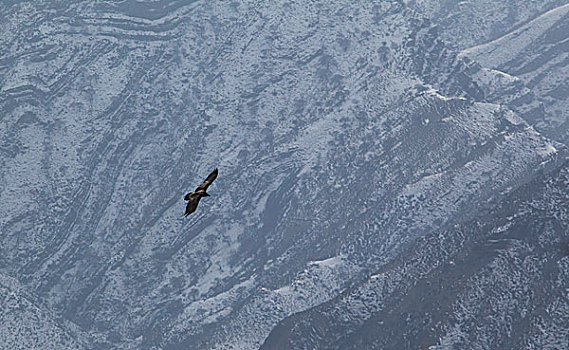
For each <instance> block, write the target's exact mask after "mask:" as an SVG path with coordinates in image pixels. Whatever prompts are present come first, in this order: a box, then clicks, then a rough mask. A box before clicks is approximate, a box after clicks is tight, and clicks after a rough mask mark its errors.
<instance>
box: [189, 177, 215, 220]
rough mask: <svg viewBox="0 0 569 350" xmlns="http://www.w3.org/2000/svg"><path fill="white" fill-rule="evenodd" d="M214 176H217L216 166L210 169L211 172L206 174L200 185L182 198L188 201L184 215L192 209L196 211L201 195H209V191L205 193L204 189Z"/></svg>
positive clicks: (191, 211)
mask: <svg viewBox="0 0 569 350" xmlns="http://www.w3.org/2000/svg"><path fill="white" fill-rule="evenodd" d="M216 177H217V168H215V170H214V171H212V172H211V174H209V175H208V176H207V178H206V179H205V181H204V182H203V183H202V184H201V185H199V186H198V188H196V190H195V191H194V192H190V193H188V194H187V195H185V196H184V200H186V201H189V202H188V204H187V205H186V213H185V214H184V216H188V215H190V214H191V213H193V212H194V211H196V208H197V207H198V203H199V202H200V199H202V197H209V193H207V192H206V190H207V188H208V187H209V185H211V183H212V182H213V180H215V178H216Z"/></svg>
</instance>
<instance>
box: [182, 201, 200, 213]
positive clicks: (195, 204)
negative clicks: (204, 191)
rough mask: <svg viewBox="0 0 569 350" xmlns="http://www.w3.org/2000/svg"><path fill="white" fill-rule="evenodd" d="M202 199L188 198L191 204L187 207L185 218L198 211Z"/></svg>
mask: <svg viewBox="0 0 569 350" xmlns="http://www.w3.org/2000/svg"><path fill="white" fill-rule="evenodd" d="M201 198H202V197H201V196H190V197H189V198H188V200H189V202H188V204H187V205H186V213H185V214H184V216H188V215H190V214H191V213H193V212H194V211H196V208H197V207H198V204H199V203H200V199H201Z"/></svg>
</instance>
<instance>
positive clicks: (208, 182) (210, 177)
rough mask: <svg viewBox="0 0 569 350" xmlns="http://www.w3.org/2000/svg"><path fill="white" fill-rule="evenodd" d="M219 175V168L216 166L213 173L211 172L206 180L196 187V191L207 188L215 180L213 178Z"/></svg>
mask: <svg viewBox="0 0 569 350" xmlns="http://www.w3.org/2000/svg"><path fill="white" fill-rule="evenodd" d="M216 177H217V168H215V170H214V171H212V172H211V174H209V175H208V176H207V178H206V179H205V181H204V182H203V183H202V184H201V185H199V186H198V188H196V191H195V192H198V191H200V190H204V191H205V190H207V188H208V187H209V185H211V183H212V182H213V180H215V178H216Z"/></svg>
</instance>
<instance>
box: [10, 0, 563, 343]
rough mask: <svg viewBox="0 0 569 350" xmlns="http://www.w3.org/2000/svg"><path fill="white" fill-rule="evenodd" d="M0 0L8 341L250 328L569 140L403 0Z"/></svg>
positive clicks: (475, 200) (245, 333)
mask: <svg viewBox="0 0 569 350" xmlns="http://www.w3.org/2000/svg"><path fill="white" fill-rule="evenodd" d="M0 14H1V15H0V16H1V18H0V34H1V35H0V110H1V111H2V114H3V116H2V118H1V119H0V162H1V164H2V166H1V167H0V273H1V274H2V275H3V276H4V275H5V276H9V277H6V278H8V279H10V280H12V281H15V282H14V283H17V285H18V289H17V290H18V291H19V292H17V293H18V295H22V296H23V298H24V299H25V300H28V301H27V302H26V307H25V308H23V309H22V310H23V311H22V314H18V313H17V312H12V311H10V312H9V315H10V316H9V318H10V320H13V321H10V322H12V323H16V324H20V322H21V321H19V320H20V319H21V318H22V317H25V314H24V313H25V312H29V313H33V314H34V315H36V316H34V317H36V318H38V319H39V321H38V322H35V323H33V324H31V326H30V327H31V329H30V330H29V332H30V334H41V335H42V337H41V338H38V339H39V340H38V341H37V342H35V343H26V342H24V341H23V340H22V339H21V338H18V336H17V334H15V332H16V331H14V329H15V328H14V327H13V326H10V323H8V324H7V325H2V326H0V340H1V339H9V340H7V341H10V343H9V344H10V346H12V345H14V348H17V347H18V346H19V348H22V349H24V348H26V349H28V348H34V347H36V348H44V345H45V344H43V343H42V342H43V341H45V338H48V337H44V336H43V335H46V334H55V336H53V337H49V341H51V342H52V343H53V344H54V345H53V347H54V348H57V347H58V346H60V347H67V348H77V347H79V348H80V347H85V348H89V349H109V348H113V349H117V348H118V349H121V348H123V349H131V348H136V349H230V348H234V349H256V348H259V347H261V346H262V344H263V343H264V342H265V340H266V342H265V344H270V342H271V341H274V339H277V340H278V339H284V338H283V335H282V334H281V335H279V334H278V333H275V332H277V330H279V329H284V328H283V327H284V326H283V324H288V323H287V322H292V321H289V319H288V317H289V316H291V315H294V314H296V313H299V312H304V311H306V312H315V311H310V310H319V308H325V307H327V305H333V304H334V303H339V302H340V301H341V300H342V298H344V296H345V295H346V293H348V292H349V291H352V290H358V288H360V286H361V285H362V283H364V284H365V283H369V281H371V280H373V279H370V274H376V273H377V271H381V270H382V269H386V266H391V265H394V266H398V265H397V264H398V263H399V262H400V261H407V259H411V258H410V256H412V254H415V253H410V252H412V251H413V250H412V249H413V248H409V247H410V246H411V247H414V246H415V245H417V244H421V243H414V242H422V240H425V239H426V238H422V237H431V236H428V235H429V234H430V235H433V232H440V231H438V230H441V229H442V228H444V227H449V225H454V224H461V223H463V222H464V221H465V220H469V219H471V220H473V219H474V218H475V217H478V216H479V215H481V213H483V212H484V210H488V208H492V207H493V206H495V205H497V204H498V203H502V202H503V200H504V199H503V198H504V197H505V196H510V195H511V194H509V193H514V192H512V191H515V189H516V188H518V187H519V186H521V185H523V184H524V183H526V182H528V181H531V180H532V179H534V178H536V177H539V176H542V175H540V174H542V173H547V172H549V171H553V170H555V169H556V168H558V167H559V166H561V165H562V164H564V161H565V159H566V154H567V151H566V147H565V146H564V145H563V144H560V143H557V142H556V141H551V140H550V139H548V138H546V137H544V136H543V135H542V134H540V133H539V132H538V131H536V130H534V128H532V127H531V126H530V125H529V124H528V123H527V122H526V121H525V120H524V119H522V118H521V117H520V113H522V114H523V111H522V110H521V109H516V108H517V107H516V106H517V105H515V104H514V103H513V102H512V101H513V100H514V99H515V98H514V97H517V96H520V95H519V94H521V93H524V94H527V93H526V92H525V91H526V90H524V89H529V88H530V87H529V86H528V85H527V84H525V83H520V84H518V85H515V84H514V87H512V88H509V86H510V85H507V84H501V83H500V82H499V81H497V80H495V79H486V80H484V82H482V80H481V72H486V71H485V70H484V69H482V67H483V66H481V64H479V63H477V62H476V61H475V60H473V59H471V58H468V57H466V56H465V55H459V53H460V52H459V51H458V50H457V49H455V46H453V45H449V44H447V43H445V42H444V41H442V40H441V34H440V33H441V31H440V27H439V28H437V26H436V25H435V24H433V20H430V19H428V18H425V14H424V13H421V12H419V11H417V9H415V8H412V7H410V6H408V5H407V4H405V2H392V1H379V2H375V3H370V2H368V1H356V2H354V1H349V2H348V1H336V2H331V3H328V2H319V3H308V2H301V3H291V2H286V1H276V2H255V1H243V2H233V3H226V2H200V1H198V2H195V3H191V4H188V3H187V2H182V1H123V2H110V1H100V2H87V1H75V2H73V3H69V2H59V1H43V2H20V3H15V4H10V3H3V4H1V5H0ZM485 69H488V68H485ZM488 72H490V73H489V74H491V75H492V76H495V74H498V75H504V74H503V73H501V72H497V71H492V70H488ZM504 86H506V87H508V88H503V87H504ZM520 91H521V92H520ZM489 96H493V97H492V98H490V97H489ZM512 96H514V97H512ZM214 167H218V168H219V170H220V175H219V178H218V179H217V180H216V182H215V183H214V185H212V187H211V188H210V193H211V194H212V195H213V196H212V197H210V198H206V199H204V200H203V201H202V203H201V204H200V207H199V208H198V211H197V212H196V213H195V214H193V215H192V216H190V217H189V218H188V219H182V218H181V216H182V214H183V209H184V202H183V200H182V197H183V195H184V194H185V193H186V192H187V191H189V190H192V189H193V188H194V187H195V186H196V185H197V184H199V183H200V182H201V181H202V180H203V178H204V176H205V175H207V174H208V173H209V171H211V170H212V169H213V168H214ZM508 198H509V197H508ZM496 220H498V219H496ZM445 232H446V231H445ZM476 234H478V235H483V233H476ZM425 235H427V236H425ZM437 237H438V236H437ZM449 237H450V238H449V242H446V240H445V239H444V236H441V242H442V243H441V244H449V245H451V244H453V243H452V242H454V241H453V239H454V238H452V235H449ZM476 237H478V236H476V235H475V234H474V233H473V238H472V239H477V238H476ZM417 240H418V241H417ZM457 247H458V248H456V249H459V248H460V247H462V246H457ZM453 249H455V248H453ZM433 254H434V253H433ZM441 254H442V253H441ZM435 258H436V256H435V255H433V259H435ZM445 259H447V258H446V256H441V257H440V259H439V260H438V262H436V264H445V261H447V260H445ZM435 260H436V259H435ZM409 261H411V260H409ZM386 264H387V265H386ZM390 264H391V265H390ZM429 266H435V265H425V266H424V268H425V269H428V268H431V269H434V267H429ZM429 271H430V270H429ZM497 273H498V272H497ZM496 276H499V275H498V274H497V275H496ZM433 278H434V277H433ZM449 278H451V277H449ZM412 281H413V278H409V279H408V280H407V282H405V283H412ZM547 281H550V279H547ZM551 281H552V280H551ZM2 285H4V284H2ZM2 293H4V292H2ZM6 293H9V292H6ZM6 293H4V294H6ZM390 295H391V294H388V293H386V295H385V297H386V298H389V297H390ZM33 303H36V304H37V305H39V306H37V307H35V308H34V307H32V305H33ZM425 305H426V307H427V306H430V305H432V304H429V303H425ZM369 306H370V307H372V308H378V307H379V306H380V304H376V305H375V304H372V305H369ZM25 310H29V311H25ZM377 310H379V309H377ZM354 311H355V310H354ZM378 312H379V311H374V314H373V315H379V313H378ZM496 313H497V314H498V311H496ZM4 314H5V313H3V314H2V315H4ZM6 314H8V313H6ZM3 317H8V316H3ZM378 317H380V316H378ZM381 317H383V316H381ZM283 320H286V321H284V322H285V323H281V324H280V325H279V322H281V321H283ZM361 322H370V325H373V324H374V321H369V319H368V318H361ZM444 325H445V327H446V326H447V325H454V323H450V321H448V320H447V323H445V324H444ZM275 327H276V328H275ZM346 327H348V328H346V329H350V331H351V332H356V331H357V329H358V326H353V325H346ZM370 327H372V326H370ZM449 327H450V326H449ZM462 327H463V329H466V328H464V327H465V326H462ZM332 329H337V328H330V330H332ZM362 329H363V328H362ZM271 332H272V333H271ZM441 332H442V331H441ZM445 332H446V331H445ZM447 333H448V334H450V331H448V332H447ZM447 333H444V334H447ZM269 334H270V335H271V336H270V337H269V338H268V339H267V337H268V336H269ZM283 334H284V333H283ZM354 334H355V333H354ZM370 334H372V333H370ZM433 334H434V333H433ZM437 334H439V333H437ZM440 334H443V333H440ZM299 337H300V338H301V339H304V337H305V335H304V334H301V335H300V336H299ZM18 339H19V340H18ZM429 339H430V338H429ZM26 341H27V340H26ZM278 341H279V342H280V341H281V340H278ZM369 341H370V343H372V342H374V341H375V340H374V339H371V340H369ZM300 343H302V344H304V340H302V341H301V342H300ZM62 344H63V345H62ZM346 344H347V343H346ZM265 346H267V345H265Z"/></svg>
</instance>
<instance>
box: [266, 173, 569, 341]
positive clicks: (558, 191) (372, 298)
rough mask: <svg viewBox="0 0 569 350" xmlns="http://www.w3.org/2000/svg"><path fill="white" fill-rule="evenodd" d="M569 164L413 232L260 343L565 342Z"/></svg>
mask: <svg viewBox="0 0 569 350" xmlns="http://www.w3.org/2000/svg"><path fill="white" fill-rule="evenodd" d="M568 186H569V164H565V165H564V166H562V167H561V168H560V169H559V170H556V171H554V172H552V173H550V174H544V175H542V176H540V177H538V178H536V179H535V180H533V181H532V182H530V183H528V184H526V185H524V186H521V187H519V188H518V189H516V190H515V191H513V192H511V193H510V194H508V195H507V196H506V198H505V199H504V200H502V201H500V203H498V204H497V205H496V206H492V208H491V209H489V210H487V211H483V212H482V213H481V215H479V216H477V217H476V218H474V219H473V220H468V221H465V222H463V223H460V224H455V225H451V226H448V227H446V228H445V229H443V230H435V231H433V232H431V233H429V234H428V235H425V236H423V237H421V238H419V239H417V240H416V241H415V242H413V244H411V245H410V246H409V248H408V250H407V251H406V252H404V253H401V254H400V255H399V257H398V258H396V259H394V260H393V261H392V262H390V263H389V264H386V265H384V266H382V267H381V269H379V270H378V271H376V273H373V274H371V275H370V277H369V279H367V280H366V281H364V282H363V283H361V284H360V285H358V286H355V287H353V288H350V289H348V290H346V291H345V292H343V293H342V294H341V295H340V296H338V297H337V298H334V299H332V300H331V301H329V302H327V303H324V304H323V305H320V306H318V307H316V308H313V309H311V310H310V311H306V312H303V313H299V314H296V315H294V316H291V317H289V318H287V319H285V320H284V321H282V322H281V323H280V324H279V326H277V327H275V329H274V330H273V331H272V333H271V335H270V336H269V337H268V338H267V339H266V341H265V343H264V346H263V347H262V349H566V348H567V347H569V332H568V331H567V329H568V328H567V325H568V324H569V289H568V287H567V286H569V273H568V267H569V234H568V232H569V231H568V229H569V227H568V226H569V223H568V215H569V212H568V210H569V194H568V193H567V187H568Z"/></svg>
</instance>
